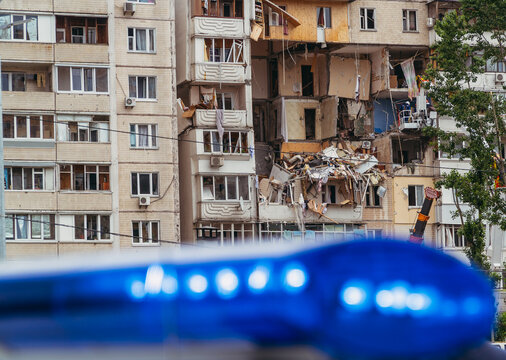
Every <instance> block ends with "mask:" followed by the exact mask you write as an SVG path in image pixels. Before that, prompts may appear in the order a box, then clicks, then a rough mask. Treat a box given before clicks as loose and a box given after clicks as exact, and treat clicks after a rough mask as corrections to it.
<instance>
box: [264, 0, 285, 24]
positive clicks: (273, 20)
mask: <svg viewBox="0 0 506 360" xmlns="http://www.w3.org/2000/svg"><path fill="white" fill-rule="evenodd" d="M279 8H280V9H282V10H285V11H286V6H284V5H279ZM267 14H268V16H269V25H270V26H282V25H283V20H284V22H285V24H286V23H287V20H286V18H283V17H282V16H281V15H280V14H278V13H277V12H275V11H273V10H272V8H270V7H269V8H268V11H267Z"/></svg>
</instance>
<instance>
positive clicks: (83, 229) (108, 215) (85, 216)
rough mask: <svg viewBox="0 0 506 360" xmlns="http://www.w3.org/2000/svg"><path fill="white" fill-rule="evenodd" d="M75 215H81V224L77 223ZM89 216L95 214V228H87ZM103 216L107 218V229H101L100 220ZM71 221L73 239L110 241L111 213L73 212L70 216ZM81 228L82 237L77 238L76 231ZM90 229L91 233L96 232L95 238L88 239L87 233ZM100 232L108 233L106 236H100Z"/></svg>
mask: <svg viewBox="0 0 506 360" xmlns="http://www.w3.org/2000/svg"><path fill="white" fill-rule="evenodd" d="M77 216H83V226H82V227H81V226H79V227H78V225H77V221H76V217H77ZM89 216H96V217H97V229H96V230H94V229H88V217H89ZM103 217H108V218H109V226H108V229H109V231H108V232H107V231H105V232H104V231H102V230H103V229H102V227H103V226H102V220H103ZM72 219H73V220H72V221H73V226H74V229H73V230H74V231H73V239H72V240H73V241H82V242H111V241H112V240H111V214H93V213H86V214H74V215H73V216H72ZM79 230H81V231H82V232H83V238H82V239H81V238H78V237H76V232H77V231H79ZM90 231H91V234H93V233H94V232H95V233H96V234H97V239H93V238H92V239H88V238H87V237H88V235H89V232H90ZM102 233H106V234H108V238H102Z"/></svg>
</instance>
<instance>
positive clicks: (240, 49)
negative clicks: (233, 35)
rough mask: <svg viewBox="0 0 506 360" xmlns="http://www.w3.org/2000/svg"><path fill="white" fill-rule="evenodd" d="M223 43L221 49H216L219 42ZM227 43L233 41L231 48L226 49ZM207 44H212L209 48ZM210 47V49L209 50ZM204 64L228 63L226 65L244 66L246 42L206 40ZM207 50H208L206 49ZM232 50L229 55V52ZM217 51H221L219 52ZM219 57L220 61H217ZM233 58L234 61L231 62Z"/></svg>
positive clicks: (238, 40)
mask: <svg viewBox="0 0 506 360" xmlns="http://www.w3.org/2000/svg"><path fill="white" fill-rule="evenodd" d="M220 41H221V47H216V44H217V42H220ZM226 41H231V42H232V44H231V47H230V48H227V47H226ZM206 42H210V46H209V47H208V46H207V44H206ZM207 47H208V48H207ZM204 48H205V55H204V62H205V63H218V64H219V63H226V64H244V63H245V60H244V41H243V40H242V39H228V38H205V39H204ZM206 48H207V49H206ZM228 49H229V50H230V51H229V53H228V54H227V50H228ZM206 50H207V51H206ZM216 50H219V51H218V52H217V51H216ZM217 56H219V59H218V60H219V61H216V58H217ZM230 58H231V60H232V61H229V59H230Z"/></svg>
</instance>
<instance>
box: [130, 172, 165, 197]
mask: <svg viewBox="0 0 506 360" xmlns="http://www.w3.org/2000/svg"><path fill="white" fill-rule="evenodd" d="M134 174H136V177H137V179H136V184H137V190H136V193H135V194H134V191H133V190H134V189H133V182H132V178H133V176H134ZM141 175H149V194H141V193H140V176H141ZM153 175H156V177H157V179H156V185H157V189H156V193H155V192H154V191H153V190H154V189H153ZM130 196H131V197H141V196H149V197H160V173H159V172H158V171H153V172H147V171H144V172H131V173H130Z"/></svg>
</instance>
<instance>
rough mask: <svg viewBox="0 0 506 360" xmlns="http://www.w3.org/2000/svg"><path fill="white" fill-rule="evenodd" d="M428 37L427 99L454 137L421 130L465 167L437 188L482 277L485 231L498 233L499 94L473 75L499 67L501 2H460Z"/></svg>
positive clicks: (503, 216) (505, 107)
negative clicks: (449, 200) (451, 203)
mask: <svg viewBox="0 0 506 360" xmlns="http://www.w3.org/2000/svg"><path fill="white" fill-rule="evenodd" d="M435 30H436V33H437V35H438V41H437V42H436V44H435V45H434V46H433V49H432V51H433V52H432V56H431V60H432V62H431V64H430V65H429V66H428V69H427V71H426V77H427V79H428V80H429V82H428V83H429V84H430V85H429V96H430V97H431V98H432V100H433V101H434V104H435V106H436V109H437V111H438V114H439V116H440V118H441V117H451V118H453V119H454V120H455V123H456V126H457V128H458V130H457V131H453V132H449V131H443V130H441V129H438V128H427V129H426V130H425V132H426V135H429V136H432V137H433V138H436V139H437V146H438V148H439V150H440V151H443V152H446V153H448V154H449V155H450V156H452V157H460V158H461V159H467V160H469V162H470V170H469V171H468V172H463V171H456V170H453V171H451V172H449V173H444V174H443V175H442V179H441V180H440V181H439V182H438V186H444V187H445V188H447V189H451V190H452V191H453V195H454V200H455V203H456V207H457V211H456V214H455V216H457V217H459V218H460V220H461V223H462V227H461V228H460V229H459V232H460V234H461V235H463V236H464V237H465V239H466V244H467V249H466V253H467V255H468V257H469V258H470V260H471V261H472V262H473V263H474V264H475V265H477V266H479V267H481V268H483V269H484V270H488V269H489V267H490V265H489V263H488V262H487V258H486V256H485V254H484V250H485V224H486V223H489V224H493V225H499V226H500V227H501V228H502V229H503V230H506V195H505V194H506V189H505V190H497V189H496V188H495V185H496V181H497V179H499V181H500V182H501V183H502V184H506V176H505V169H504V168H505V164H504V159H503V158H502V157H501V155H500V154H501V147H502V146H503V145H502V144H501V141H502V139H503V138H504V137H505V136H506V133H505V114H506V101H505V97H504V90H506V88H504V87H503V88H502V89H499V90H502V91H495V92H491V91H490V89H487V88H486V87H485V86H484V85H483V81H482V80H480V79H479V75H480V74H483V73H484V72H485V70H486V64H487V62H488V63H489V64H490V63H496V62H500V61H505V60H506V59H505V56H506V53H505V45H506V33H505V30H506V1H505V0H461V1H460V9H459V11H453V12H449V13H448V14H446V16H445V17H444V18H443V19H442V20H441V21H438V22H437V23H436V26H435ZM462 144H464V146H463V147H461V145H462Z"/></svg>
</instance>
